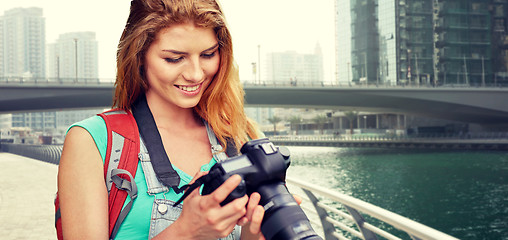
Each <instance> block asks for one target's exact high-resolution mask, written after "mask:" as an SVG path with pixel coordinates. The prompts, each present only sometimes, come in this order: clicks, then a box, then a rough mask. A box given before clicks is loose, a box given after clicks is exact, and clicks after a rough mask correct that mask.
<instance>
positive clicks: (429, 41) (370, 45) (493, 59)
mask: <svg viewBox="0 0 508 240" xmlns="http://www.w3.org/2000/svg"><path fill="white" fill-rule="evenodd" d="M347 4H350V13H351V20H350V22H349V23H350V25H349V26H350V28H349V29H350V31H351V39H350V40H351V66H350V70H351V72H352V77H351V80H352V81H354V82H357V83H363V82H366V83H370V84H373V83H378V84H389V85H393V84H412V85H420V84H428V85H436V84H437V85H442V84H464V85H484V84H508V70H507V68H508V67H507V62H508V61H507V57H506V56H507V49H508V46H507V45H508V39H507V37H506V36H507V35H506V34H507V32H508V28H507V22H508V21H507V19H508V18H507V17H508V16H507V15H508V0H337V6H345V5H347ZM337 13H338V14H340V12H339V11H337ZM337 24H341V25H340V26H342V28H344V27H345V26H347V23H346V24H344V23H341V22H337ZM340 28H341V27H339V26H338V27H337V29H340ZM339 38H340V35H339V34H338V40H337V42H338V43H339V42H340V41H342V42H344V41H345V40H344V39H339ZM346 41H347V40H346ZM340 68H341V66H338V69H340ZM338 72H339V71H338ZM339 73H340V72H339ZM505 76H507V77H505ZM342 78H344V76H343V75H342Z"/></svg>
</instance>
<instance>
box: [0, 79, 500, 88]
mask: <svg viewBox="0 0 508 240" xmlns="http://www.w3.org/2000/svg"><path fill="white" fill-rule="evenodd" d="M499 80H500V82H497V81H496V82H495V83H491V84H485V85H482V84H480V83H469V84H461V83H451V84H444V85H443V84H439V85H434V84H432V83H430V82H427V83H417V82H414V81H413V82H407V83H389V82H384V83H382V82H379V83H356V82H351V81H350V82H347V81H342V82H341V81H339V82H335V81H334V82H329V81H324V80H316V81H312V82H291V81H290V80H287V81H280V80H263V81H255V80H248V79H244V80H242V83H243V86H244V87H299V88H306V87H326V88H329V87H333V88H429V89H434V88H447V89H464V88H466V89H467V88H471V89H477V88H503V87H507V85H506V81H507V80H508V78H507V77H503V78H500V79H499ZM114 83H115V79H114V78H40V77H0V84H9V85H13V84H19V85H30V84H35V85H62V86H72V85H77V86H81V85H87V86H96V85H100V86H107V85H111V86H113V84H114Z"/></svg>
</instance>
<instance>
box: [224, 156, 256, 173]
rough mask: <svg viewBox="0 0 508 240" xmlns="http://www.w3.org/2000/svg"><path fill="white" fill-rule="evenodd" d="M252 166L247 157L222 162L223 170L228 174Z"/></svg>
mask: <svg viewBox="0 0 508 240" xmlns="http://www.w3.org/2000/svg"><path fill="white" fill-rule="evenodd" d="M249 166H252V163H251V162H250V160H249V159H248V158H246V157H241V158H238V159H235V160H232V161H225V162H222V168H223V169H224V171H226V172H232V171H235V170H238V169H241V168H245V167H249Z"/></svg>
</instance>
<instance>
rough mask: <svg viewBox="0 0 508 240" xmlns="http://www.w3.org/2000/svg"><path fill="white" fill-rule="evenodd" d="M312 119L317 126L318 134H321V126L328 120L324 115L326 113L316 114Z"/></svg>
mask: <svg viewBox="0 0 508 240" xmlns="http://www.w3.org/2000/svg"><path fill="white" fill-rule="evenodd" d="M312 121H314V123H315V124H316V126H317V127H318V129H319V133H320V134H323V128H324V126H325V123H327V122H328V117H326V115H324V114H319V115H316V116H315V117H314V118H313V119H312Z"/></svg>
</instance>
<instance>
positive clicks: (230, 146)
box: [203, 120, 238, 162]
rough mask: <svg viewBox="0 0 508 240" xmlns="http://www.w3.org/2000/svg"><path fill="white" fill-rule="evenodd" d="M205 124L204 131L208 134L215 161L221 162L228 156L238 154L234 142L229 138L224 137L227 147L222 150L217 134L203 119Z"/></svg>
mask: <svg viewBox="0 0 508 240" xmlns="http://www.w3.org/2000/svg"><path fill="white" fill-rule="evenodd" d="M203 122H204V124H205V126H206V133H207V134H208V140H209V141H210V145H211V146H212V154H213V157H214V158H215V160H216V161H217V162H222V161H224V160H226V159H227V158H228V157H234V156H236V155H238V150H237V149H236V145H235V142H234V141H233V139H231V138H226V141H227V148H226V151H223V147H222V145H220V143H219V140H218V139H217V136H216V135H215V133H214V132H213V130H212V128H211V127H210V125H209V124H208V122H206V121H205V120H203Z"/></svg>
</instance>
